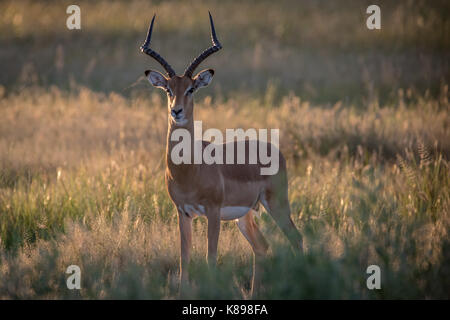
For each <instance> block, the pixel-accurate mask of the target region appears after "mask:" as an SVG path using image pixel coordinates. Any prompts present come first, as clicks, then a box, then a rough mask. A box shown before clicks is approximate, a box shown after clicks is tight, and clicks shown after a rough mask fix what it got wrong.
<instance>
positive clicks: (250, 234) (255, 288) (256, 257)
mask: <svg viewBox="0 0 450 320" xmlns="http://www.w3.org/2000/svg"><path fill="white" fill-rule="evenodd" d="M237 225H238V227H239V230H240V231H241V232H242V234H243V235H244V237H245V238H246V239H247V241H248V242H249V243H250V245H251V246H252V249H253V253H254V254H253V278H252V288H251V295H252V296H254V294H255V293H258V292H260V291H261V271H262V270H261V268H262V266H261V260H262V259H263V258H264V256H265V255H266V253H267V250H268V248H269V245H268V244H267V241H266V239H265V238H264V236H263V234H262V233H261V231H260V230H259V228H258V226H257V225H256V223H255V220H254V219H253V210H250V211H249V212H248V213H247V214H246V215H245V216H243V217H242V218H240V219H239V220H238V221H237Z"/></svg>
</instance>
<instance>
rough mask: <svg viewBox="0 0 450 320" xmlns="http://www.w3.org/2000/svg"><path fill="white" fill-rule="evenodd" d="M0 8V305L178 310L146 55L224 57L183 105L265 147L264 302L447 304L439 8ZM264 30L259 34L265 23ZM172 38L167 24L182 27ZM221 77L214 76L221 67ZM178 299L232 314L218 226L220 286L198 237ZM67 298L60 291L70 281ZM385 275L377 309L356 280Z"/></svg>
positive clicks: (238, 259) (238, 243)
mask: <svg viewBox="0 0 450 320" xmlns="http://www.w3.org/2000/svg"><path fill="white" fill-rule="evenodd" d="M69 4H71V3H69V2H62V3H60V2H52V1H46V2H36V1H2V2H1V3H0V16H1V19H0V44H1V46H0V64H1V69H2V72H1V73H0V83H1V84H0V298H2V299H30V298H40V299H75V298H83V299H109V298H119V299H122V298H132V299H176V298H177V292H178V276H179V270H178V259H179V235H178V226H177V216H176V212H175V209H174V207H173V205H172V203H171V201H170V199H169V198H168V195H167V191H166V189H165V185H164V151H165V141H166V133H167V118H166V106H165V103H166V102H165V97H164V96H163V94H162V93H160V92H159V91H158V90H154V89H151V88H150V85H149V84H148V83H147V82H146V80H145V79H143V78H142V71H143V70H145V69H148V66H149V65H150V66H151V67H152V68H155V69H159V66H156V65H155V64H154V62H153V61H151V60H150V59H149V58H148V57H145V56H143V55H142V54H140V53H139V52H138V49H137V48H138V46H139V44H140V43H141V42H142V40H143V37H144V36H145V30H146V28H147V23H148V20H149V18H150V17H151V15H152V14H153V12H157V14H158V18H157V24H156V26H155V28H156V29H155V35H154V45H155V48H157V51H159V52H160V53H161V54H163V55H164V56H165V57H167V58H168V60H169V62H171V63H172V64H173V66H174V67H175V69H176V70H177V71H181V70H182V69H183V68H184V67H185V65H186V63H187V62H188V61H190V59H191V58H193V57H194V56H195V55H196V54H198V52H200V51H201V50H202V49H204V48H205V47H206V46H207V45H208V41H209V38H208V33H207V32H208V29H207V11H208V10H211V11H212V13H213V16H214V18H215V22H216V28H217V30H218V34H219V39H220V40H221V42H222V43H223V44H224V49H223V50H222V51H220V54H217V55H215V56H214V57H212V58H210V59H209V60H208V62H207V63H206V64H205V65H204V67H205V68H206V67H214V68H215V69H216V71H217V72H216V76H215V79H214V81H213V82H212V84H211V85H210V87H209V88H207V89H203V90H201V91H200V92H199V93H198V95H197V96H196V105H195V117H196V119H198V120H202V121H203V125H204V128H211V127H214V128H218V129H220V130H225V129H226V128H239V127H241V128H280V146H281V149H282V151H283V153H284V155H285V156H286V158H287V164H288V175H289V197H290V203H291V209H292V219H293V220H294V222H295V224H296V226H297V227H298V228H299V230H301V232H302V234H303V235H304V241H305V254H304V255H302V256H294V255H293V254H292V252H291V250H290V248H289V246H288V245H287V241H286V240H285V238H284V237H283V236H282V234H281V233H280V231H279V230H278V228H277V227H276V225H275V224H274V222H273V221H272V219H271V218H270V216H269V215H267V214H266V213H265V212H264V211H262V212H261V216H260V217H259V218H257V223H258V224H259V226H260V227H261V229H262V231H263V233H264V234H265V236H266V237H267V238H268V240H269V243H270V250H269V254H268V257H267V259H265V260H264V261H263V264H264V274H263V280H264V290H263V291H262V292H261V293H260V295H259V296H258V298H267V299H304V298H306V299H393V298H395V299H397V298H398V299H435V298H441V299H448V298H450V296H449V293H448V288H449V287H450V237H449V230H450V217H449V212H450V210H449V206H450V194H449V181H450V179H449V175H450V171H449V158H450V117H449V103H448V96H449V93H448V78H449V68H448V62H447V61H448V56H449V52H450V51H449V42H448V37H447V36H446V35H447V34H448V33H449V27H450V26H449V24H448V21H447V20H448V19H447V15H448V12H449V7H448V3H447V2H446V1H433V2H432V3H429V2H426V1H419V0H417V1H401V2H395V3H392V2H387V1H380V6H381V8H382V30H381V31H368V30H367V29H366V28H365V8H366V7H367V5H368V4H371V3H369V2H364V1H363V2H360V1H358V2H357V1H340V2H339V5H337V4H335V3H334V2H332V1H329V2H320V3H318V2H316V1H302V3H301V4H300V3H298V2H296V1H288V0H286V1H282V2H279V3H278V2H277V3H276V4H275V3H272V2H270V1H252V2H246V3H242V2H238V1H226V2H223V1H222V2H219V1H213V2H206V1H199V2H196V3H195V5H192V6H191V5H190V4H187V3H185V2H176V1H164V2H149V1H140V0H133V1H112V2H111V1H108V2H106V1H98V2H92V1H80V2H79V5H80V7H81V10H82V30H81V31H68V30H67V29H66V28H65V19H66V17H67V15H66V14H65V8H66V7H67V5H69ZM267 12H269V13H270V19H261V17H265V16H266V13H267ZM180 21H181V22H182V23H180ZM225 66H226V67H225ZM194 231H195V232H194V239H193V241H194V249H193V259H192V263H191V265H190V271H191V288H190V291H189V296H188V297H189V298H193V299H197V298H204V299H211V298H219V299H223V298H229V299H248V298H250V297H249V290H250V282H251V274H252V268H251V263H252V252H251V248H250V246H249V245H248V243H247V242H246V240H245V239H244V237H243V236H242V235H240V233H239V231H238V229H237V227H236V226H235V224H234V223H233V222H226V223H224V224H223V225H222V229H221V235H220V240H219V254H218V269H217V270H209V269H208V268H207V265H206V260H205V255H206V221H205V220H204V219H202V218H199V219H197V220H195V221H194ZM72 264H76V265H78V266H80V268H81V270H82V283H81V287H82V289H81V290H79V291H77V290H74V291H71V290H68V289H67V288H66V285H65V282H66V279H67V276H68V275H67V274H66V273H65V270H66V268H67V267H68V266H69V265H72ZM371 264H376V265H379V266H380V268H381V275H382V280H381V287H382V289H381V290H368V289H367V287H366V279H367V277H368V275H367V274H366V269H367V267H368V266H369V265H371Z"/></svg>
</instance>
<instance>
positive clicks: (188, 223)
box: [141, 14, 302, 292]
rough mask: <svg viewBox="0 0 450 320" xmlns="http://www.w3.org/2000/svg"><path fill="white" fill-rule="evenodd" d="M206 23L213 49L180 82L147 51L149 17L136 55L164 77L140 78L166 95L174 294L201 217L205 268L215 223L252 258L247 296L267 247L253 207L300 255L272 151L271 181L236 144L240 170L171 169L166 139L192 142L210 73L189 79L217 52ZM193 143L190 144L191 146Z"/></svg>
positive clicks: (282, 166)
mask: <svg viewBox="0 0 450 320" xmlns="http://www.w3.org/2000/svg"><path fill="white" fill-rule="evenodd" d="M209 18H210V24H211V38H212V43H213V46H211V47H210V48H208V49H207V50H205V51H204V52H203V53H202V54H200V55H199V56H198V57H197V58H196V59H195V60H194V61H193V62H192V63H191V65H190V66H189V67H188V68H187V69H186V70H185V72H184V74H183V75H182V76H177V75H176V73H175V71H174V70H173V69H172V67H171V66H170V65H169V64H168V63H167V62H166V61H165V60H164V59H163V58H162V57H161V56H160V55H159V54H158V53H156V52H155V51H153V50H152V49H150V40H151V35H152V30H153V23H154V19H155V17H153V19H152V21H151V24H150V27H149V31H148V34H147V38H146V41H145V42H144V44H143V45H142V46H141V51H142V52H144V53H146V54H148V55H150V56H151V57H153V58H154V59H155V60H157V61H158V62H159V63H160V64H161V65H162V66H163V68H164V69H165V70H166V72H167V75H168V76H167V77H166V76H164V75H162V74H161V73H159V72H157V71H152V70H147V71H146V72H145V75H146V76H147V78H148V80H149V81H150V83H151V84H152V85H153V86H155V87H158V88H161V89H163V90H165V91H166V92H167V95H168V134H167V148H166V171H165V180H166V186H167V190H168V193H169V196H170V198H171V200H172V201H173V203H174V204H175V206H176V208H177V211H178V221H179V228H180V241H181V259H180V276H181V286H180V288H181V289H183V287H184V286H185V284H186V283H187V280H188V275H187V268H186V267H187V264H188V263H189V260H190V251H191V246H192V244H191V241H192V240H191V239H192V219H193V218H194V217H196V216H205V217H206V218H207V219H208V262H209V263H210V264H211V265H215V263H216V256H217V245H218V240H219V232H220V221H221V220H234V219H236V220H237V225H238V227H239V230H240V231H241V232H242V234H243V235H244V237H245V238H246V239H247V240H248V241H249V243H250V245H251V246H252V249H253V252H254V257H255V261H254V272H253V283H252V292H253V291H254V289H256V290H257V289H258V287H259V286H260V270H259V268H260V267H259V259H260V258H262V257H263V256H264V255H265V254H266V252H267V249H268V245H267V242H266V240H265V239H264V236H263V235H262V233H261V232H260V230H259V229H258V226H257V224H256V223H255V221H254V218H253V215H254V212H255V209H256V208H257V207H258V205H259V203H261V204H262V205H263V206H264V207H265V209H266V210H267V212H269V214H270V215H271V216H272V217H273V218H274V220H275V221H276V223H277V224H278V225H279V227H280V228H281V230H282V231H283V232H284V233H285V235H286V236H287V237H288V239H289V240H290V242H291V244H292V245H293V247H294V248H296V249H298V251H300V252H301V251H302V237H301V235H300V233H299V232H298V230H297V229H296V227H295V225H294V223H293V222H292V220H291V218H290V209H289V202H288V182H287V174H286V162H285V159H284V157H283V155H282V154H281V152H280V151H279V150H278V149H275V150H276V151H275V152H278V153H279V156H278V159H279V170H278V172H277V173H276V174H275V175H261V170H260V169H261V167H263V166H264V165H262V164H261V161H259V159H258V161H257V163H256V164H249V161H248V156H249V142H248V141H235V142H231V143H233V144H234V150H235V151H236V150H239V149H238V148H237V147H238V144H240V143H242V144H245V150H246V153H245V155H246V161H245V164H236V163H237V161H235V162H234V163H235V164H205V163H202V164H193V163H194V162H193V161H191V164H186V163H181V164H175V163H174V162H173V161H172V159H171V154H172V150H173V148H174V146H175V145H176V143H177V142H176V141H173V139H172V134H173V133H174V131H175V130H177V129H179V128H183V129H186V130H188V131H189V132H190V134H191V135H190V136H191V137H194V117H193V114H194V101H193V94H194V92H195V91H196V90H197V89H199V88H201V87H205V86H207V85H208V84H209V83H210V81H211V80H212V78H213V75H214V71H213V70H212V69H206V70H203V71H201V72H199V73H198V74H197V75H196V76H194V77H192V74H193V71H194V70H195V69H196V67H197V66H198V65H199V64H200V63H201V62H202V61H203V60H204V59H206V58H207V57H208V56H209V55H211V54H213V53H214V52H217V51H218V50H220V49H221V48H222V46H221V44H220V42H219V41H218V39H217V36H216V33H215V29H214V23H213V20H212V17H211V14H210V15H209ZM192 140H193V139H192ZM194 143H195V142H194V141H192V144H194ZM209 143H210V142H207V141H203V142H202V145H203V148H206V147H207V146H208V145H209ZM192 146H193V145H192ZM259 147H260V148H261V147H263V148H264V147H266V148H267V153H268V154H269V153H270V151H271V150H274V149H273V148H271V147H272V146H271V145H270V144H269V143H262V144H261V145H259ZM223 149H224V150H225V152H224V154H223V157H224V161H223V163H226V162H225V159H226V150H227V148H223ZM258 154H259V153H258ZM192 157H193V156H192ZM234 157H235V158H236V157H237V152H234ZM235 160H236V159H235Z"/></svg>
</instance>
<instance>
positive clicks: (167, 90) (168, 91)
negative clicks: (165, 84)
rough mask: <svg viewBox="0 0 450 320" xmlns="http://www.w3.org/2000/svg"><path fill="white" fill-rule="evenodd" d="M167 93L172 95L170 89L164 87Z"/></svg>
mask: <svg viewBox="0 0 450 320" xmlns="http://www.w3.org/2000/svg"><path fill="white" fill-rule="evenodd" d="M166 92H167V94H168V95H169V97H173V94H172V91H171V90H170V89H168V88H167V89H166Z"/></svg>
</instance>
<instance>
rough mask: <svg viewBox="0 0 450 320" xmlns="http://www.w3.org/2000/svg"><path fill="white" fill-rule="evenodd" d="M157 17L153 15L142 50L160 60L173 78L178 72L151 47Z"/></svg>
mask: <svg viewBox="0 0 450 320" xmlns="http://www.w3.org/2000/svg"><path fill="white" fill-rule="evenodd" d="M155 17H156V14H155V15H154V16H153V19H152V22H151V23H150V27H149V28H148V33H147V38H146V39H145V42H144V44H143V45H142V46H141V52H142V53H145V54H148V55H149V56H150V57H152V58H153V59H155V60H156V61H158V62H159V63H160V64H161V65H162V67H163V68H164V70H166V72H167V74H168V75H169V78H172V77H173V76H174V75H175V74H176V73H175V71H174V70H173V68H172V67H171V66H170V64H168V63H167V61H166V60H164V58H163V57H161V56H160V55H159V54H158V53H157V52H156V51H153V50H152V49H151V48H150V40H151V38H152V31H153V22H154V21H155ZM211 21H212V20H211Z"/></svg>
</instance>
